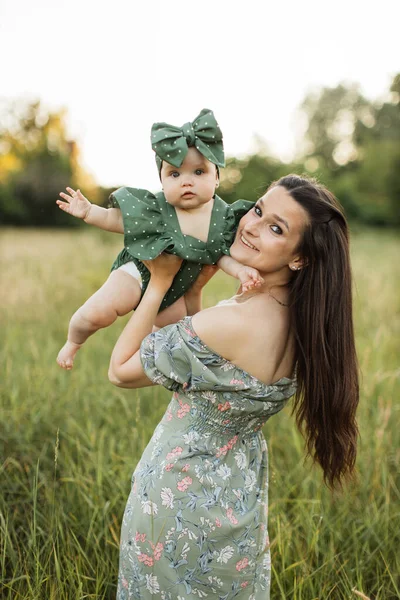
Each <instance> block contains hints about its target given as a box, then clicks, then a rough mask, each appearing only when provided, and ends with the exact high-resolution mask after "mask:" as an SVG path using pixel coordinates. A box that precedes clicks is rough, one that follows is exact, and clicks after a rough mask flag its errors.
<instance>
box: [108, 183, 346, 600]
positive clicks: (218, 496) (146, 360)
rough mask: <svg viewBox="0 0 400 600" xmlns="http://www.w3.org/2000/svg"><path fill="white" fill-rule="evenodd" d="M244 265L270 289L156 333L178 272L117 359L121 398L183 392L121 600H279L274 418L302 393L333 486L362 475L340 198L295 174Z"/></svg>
mask: <svg viewBox="0 0 400 600" xmlns="http://www.w3.org/2000/svg"><path fill="white" fill-rule="evenodd" d="M230 253H231V256H232V258H233V259H235V260H236V261H238V262H239V263H242V264H245V265H248V266H250V267H253V268H255V269H257V271H258V272H259V273H260V276H261V277H262V278H263V280H264V283H263V284H262V286H261V287H259V288H256V289H253V290H250V291H246V292H244V293H241V294H239V295H237V296H235V297H233V298H231V299H230V300H227V301H224V302H222V303H220V304H219V305H218V306H216V307H213V308H209V309H207V310H203V311H200V312H198V313H197V314H196V315H195V316H194V317H186V318H185V319H183V320H182V321H180V322H179V323H177V324H175V325H169V326H167V327H165V328H164V329H161V330H159V331H157V332H154V333H151V331H152V328H153V325H154V322H155V319H156V316H157V312H158V310H159V306H160V303H161V301H162V299H163V297H164V294H165V292H166V290H167V289H168V288H169V286H170V285H171V281H172V279H173V277H174V275H175V273H176V272H177V270H178V269H179V266H180V261H179V259H178V258H177V257H173V256H166V255H164V256H160V257H159V258H158V259H156V260H154V261H149V262H148V263H146V266H147V267H148V269H149V271H150V273H151V279H150V283H149V286H148V288H147V290H146V292H145V295H144V297H143V299H142V301H141V303H140V305H139V306H138V308H137V310H136V312H135V313H134V315H133V316H132V318H131V320H130V321H129V323H128V324H127V326H126V328H125V329H124V331H123V332H122V334H121V336H120V338H119V340H118V342H117V344H116V346H115V348H114V351H113V354H112V357H111V362H110V371H109V377H110V380H111V381H112V383H114V384H115V385H118V386H121V387H128V388H138V387H145V386H148V385H154V384H160V385H163V386H165V387H167V388H168V389H171V390H173V392H174V394H173V397H172V400H171V403H170V404H169V406H168V408H167V411H166V413H165V416H164V417H163V419H162V421H161V422H160V424H159V425H158V426H157V428H156V430H155V432H154V435H153V437H152V439H151V441H150V442H149V444H148V446H147V448H146V449H145V451H144V453H143V455H142V457H141V459H140V462H139V464H138V465H137V467H136V470H135V472H134V474H133V478H132V490H131V494H130V496H129V499H128V502H127V506H126V510H125V514H124V518H123V526H122V532H121V555H120V572H119V586H118V595H117V597H118V599H119V600H128V599H130V598H140V599H149V598H152V597H153V596H154V595H157V596H158V595H159V597H160V598H162V599H163V600H176V599H180V600H183V599H185V600H187V599H189V598H192V599H196V600H197V599H198V598H205V597H206V596H208V597H211V598H214V597H215V598H219V599H220V600H221V599H224V600H231V599H233V598H235V599H240V600H242V599H243V600H244V599H246V600H266V599H268V598H269V589H270V555H269V543H268V534H267V486H268V478H267V447H266V443H265V439H264V437H263V435H262V432H261V427H262V425H263V424H264V423H265V422H266V420H267V419H268V418H269V417H270V416H271V415H273V414H275V413H276V412H278V411H279V410H280V409H281V408H282V407H283V406H284V404H285V403H286V401H287V400H288V399H289V398H290V397H291V396H292V395H293V394H295V399H294V409H295V412H296V420H297V424H298V426H299V427H300V428H301V430H302V431H303V432H304V434H305V437H306V440H307V447H308V452H309V453H310V454H311V456H312V457H313V458H314V460H315V461H316V462H317V463H319V464H320V466H321V467H322V469H323V472H324V477H325V481H326V482H327V484H328V485H329V486H331V487H333V486H334V485H335V484H340V482H341V481H342V479H343V478H345V477H346V476H348V475H350V474H351V473H352V471H353V469H354V463H355V457H356V441H357V425H356V421H355V412H356V407H357V403H358V371H357V361H356V353H355V347H354V334H353V323H352V301H351V274H350V263H349V240H348V228H347V224H346V220H345V217H344V215H343V212H342V209H341V207H340V205H339V203H338V202H337V200H336V199H335V197H334V196H333V195H332V194H331V193H330V192H329V191H328V190H326V189H325V188H324V187H322V186H320V185H318V184H316V183H315V182H313V181H310V180H307V179H304V178H300V177H298V176H296V175H289V176H287V177H284V178H282V179H280V180H279V181H278V182H275V183H274V184H272V185H271V187H270V188H269V190H268V191H267V193H266V194H265V195H264V196H263V197H262V198H261V199H260V200H259V201H258V202H257V203H256V205H255V206H254V208H252V209H251V210H250V211H249V212H248V213H247V214H246V215H245V216H244V217H243V218H242V219H241V221H240V223H239V226H238V230H237V233H236V237H235V240H234V242H233V245H232V246H231V249H230Z"/></svg>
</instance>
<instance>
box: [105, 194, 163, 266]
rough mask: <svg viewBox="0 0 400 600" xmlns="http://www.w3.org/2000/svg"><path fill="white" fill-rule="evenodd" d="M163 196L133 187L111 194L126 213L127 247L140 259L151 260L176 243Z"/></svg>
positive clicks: (124, 214) (115, 203) (125, 232)
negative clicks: (163, 208) (165, 214)
mask: <svg viewBox="0 0 400 600" xmlns="http://www.w3.org/2000/svg"><path fill="white" fill-rule="evenodd" d="M161 195H162V194H161ZM159 196H160V194H152V193H151V192H149V191H148V190H144V189H139V188H130V187H122V188H119V189H118V190H116V191H115V192H113V193H112V194H111V196H110V201H111V204H112V206H113V207H117V208H119V209H120V210H121V213H122V218H123V222H124V246H125V249H126V250H127V251H128V252H129V254H130V255H131V256H134V257H135V258H137V259H138V260H151V259H153V258H156V257H157V256H158V255H159V254H161V253H162V252H164V251H170V250H172V249H173V246H174V244H173V241H172V240H171V236H170V235H169V234H168V233H167V231H166V227H165V220H164V218H163V217H162V213H161V210H160V201H162V198H160V197H159Z"/></svg>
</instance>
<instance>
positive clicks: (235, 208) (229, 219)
mask: <svg viewBox="0 0 400 600" xmlns="http://www.w3.org/2000/svg"><path fill="white" fill-rule="evenodd" d="M253 206H254V202H249V201H248V200H237V201H236V202H233V204H228V205H227V208H226V214H225V227H224V231H223V239H224V245H223V248H222V250H223V253H224V254H228V256H229V248H230V247H231V246H232V244H233V240H234V239H235V235H236V231H237V228H238V225H239V221H240V219H241V218H242V217H243V216H244V215H245V214H246V213H247V212H249V210H250V209H251V208H253Z"/></svg>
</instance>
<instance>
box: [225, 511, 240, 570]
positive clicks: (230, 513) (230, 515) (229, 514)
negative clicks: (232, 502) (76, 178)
mask: <svg viewBox="0 0 400 600" xmlns="http://www.w3.org/2000/svg"><path fill="white" fill-rule="evenodd" d="M226 516H227V517H228V519H229V520H230V522H231V523H232V525H237V524H238V520H237V518H236V517H235V515H234V514H233V508H228V509H227V511H226ZM236 568H237V567H236Z"/></svg>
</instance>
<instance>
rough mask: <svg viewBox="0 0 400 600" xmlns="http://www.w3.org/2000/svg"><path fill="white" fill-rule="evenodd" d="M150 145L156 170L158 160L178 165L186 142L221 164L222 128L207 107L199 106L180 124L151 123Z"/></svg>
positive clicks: (186, 146) (213, 161) (217, 163)
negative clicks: (194, 112)
mask: <svg viewBox="0 0 400 600" xmlns="http://www.w3.org/2000/svg"><path fill="white" fill-rule="evenodd" d="M151 146H152V148H153V150H154V152H155V153H156V162H157V166H158V171H159V172H160V171H161V165H162V161H163V160H164V161H165V162H168V163H170V164H171V165H173V166H174V167H180V166H181V164H182V163H183V161H184V159H185V156H186V154H187V152H188V148H189V147H190V146H194V147H195V148H196V149H197V150H198V151H199V152H200V153H201V154H202V155H203V156H204V157H205V158H207V160H209V161H210V162H212V163H214V165H217V167H223V166H225V158H224V146H223V143H222V132H221V130H220V128H219V126H218V123H217V121H216V119H215V117H214V114H213V112H212V111H211V110H209V109H208V108H203V110H202V111H201V113H200V114H199V115H198V116H197V117H196V118H195V120H194V121H193V123H190V122H189V123H185V124H184V125H183V126H182V127H175V126H174V125H168V123H154V125H153V126H152V128H151Z"/></svg>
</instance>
